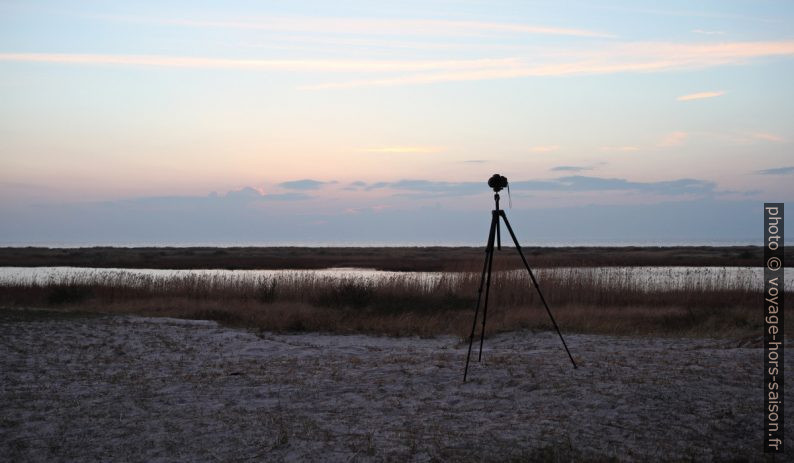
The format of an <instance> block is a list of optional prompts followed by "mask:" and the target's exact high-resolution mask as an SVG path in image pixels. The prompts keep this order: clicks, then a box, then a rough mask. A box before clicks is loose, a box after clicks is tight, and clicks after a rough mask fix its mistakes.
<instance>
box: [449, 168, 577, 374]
mask: <svg viewBox="0 0 794 463" xmlns="http://www.w3.org/2000/svg"><path fill="white" fill-rule="evenodd" d="M494 177H496V176H494ZM502 178H504V177H502ZM506 183H507V179H505V184H506ZM489 185H491V183H490V182H489ZM491 186H492V187H493V188H494V191H496V193H495V194H494V200H495V201H496V208H495V209H494V210H493V211H491V230H490V232H489V233H488V244H487V245H486V247H485V264H484V265H483V268H482V276H481V277H480V289H479V290H478V295H477V307H476V308H475V309H474V320H473V321H472V325H471V335H469V353H468V354H467V355H466V368H465V369H464V370H463V381H464V382H466V375H467V374H468V372H469V360H470V359H471V347H472V344H473V343H474V330H475V328H476V327H477V317H478V315H479V313H480V302H481V301H482V289H483V284H484V285H485V300H484V301H482V306H483V307H482V331H481V334H480V355H479V357H478V358H477V361H478V362H479V361H480V360H482V344H483V341H484V340H485V318H486V316H487V315H488V294H489V293H490V289H491V270H492V264H493V255H494V238H495V239H496V248H497V249H498V250H500V251H501V250H502V237H501V233H500V230H499V218H500V217H501V218H502V220H504V221H505V225H506V226H507V231H508V232H510V237H511V238H513V243H514V244H515V246H516V250H517V251H518V255H519V256H521V261H522V262H523V263H524V267H525V268H526V269H527V272H529V278H530V279H531V280H532V285H533V286H534V287H535V289H536V290H537V291H538V296H540V300H541V301H542V302H543V306H544V307H546V312H547V313H548V314H549V318H550V319H551V323H552V324H553V325H554V329H555V330H557V334H558V335H559V336H560V341H562V346H563V347H564V348H565V352H567V353H568V358H570V359H571V363H572V364H573V367H574V368H576V362H574V361H573V356H571V351H569V350H568V345H567V344H565V339H564V338H563V337H562V333H561V332H560V328H559V327H558V326H557V322H556V321H555V320H554V316H553V315H552V314H551V309H549V304H547V303H546V299H545V298H544V297H543V293H542V292H541V291H540V286H538V281H537V280H536V279H535V275H534V274H533V273H532V269H531V268H529V264H528V263H527V259H526V257H524V252H523V251H522V250H521V246H520V245H519V244H518V239H516V234H515V233H513V227H511V226H510V221H508V220H507V215H506V214H505V211H503V210H501V209H499V193H498V191H499V190H501V188H499V187H496V186H494V185H491Z"/></svg>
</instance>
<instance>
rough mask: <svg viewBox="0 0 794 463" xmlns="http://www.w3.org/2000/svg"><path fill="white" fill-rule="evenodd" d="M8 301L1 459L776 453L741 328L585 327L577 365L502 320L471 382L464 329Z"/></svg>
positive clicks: (2, 321) (753, 355)
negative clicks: (277, 326) (72, 310)
mask: <svg viewBox="0 0 794 463" xmlns="http://www.w3.org/2000/svg"><path fill="white" fill-rule="evenodd" d="M2 312H3V313H4V315H3V316H2V317H0V375H2V376H1V377H0V380H1V383H0V404H1V405H0V406H2V410H0V455H3V457H0V460H5V459H7V460H10V461H57V460H62V461H63V460H66V461H92V460H93V461H96V460H101V461H111V460H113V461H245V460H254V461H257V460H265V461H305V460H309V461H370V460H371V461H382V460H387V461H406V460H413V461H434V460H453V461H505V460H511V459H512V460H517V461H524V460H533V461H534V460H559V461H568V460H571V459H576V460H604V459H607V458H610V457H615V458H616V459H617V460H621V461H623V460H625V461H647V460H684V459H685V460H691V459H694V460H703V461H708V460H725V459H732V458H739V459H741V460H745V459H749V460H761V459H762V457H763V455H762V453H761V434H762V430H761V423H762V409H763V402H762V400H763V398H762V393H761V387H762V380H763V378H762V376H761V369H762V364H761V359H762V350H761V349H759V348H746V347H745V348H737V347H736V342H731V341H724V340H722V341H720V340H692V339H639V338H630V337H621V338H617V337H614V338H613V337H605V336H591V335H569V336H567V341H568V343H569V346H570V348H571V350H572V351H573V352H574V356H575V358H576V359H577V361H578V362H580V363H581V367H580V368H579V369H577V370H573V369H572V368H571V365H570V363H569V362H568V359H567V357H566V356H565V353H564V351H563V350H562V348H561V346H560V344H559V340H558V339H557V338H556V335H555V334H554V333H545V332H544V333H531V332H520V333H511V334H502V335H498V336H493V337H491V338H489V339H486V349H485V351H484V359H483V362H482V363H479V364H477V363H475V364H474V365H473V368H472V369H471V370H470V372H469V373H470V378H469V381H468V382H467V383H465V384H464V383H463V382H462V381H461V379H462V373H463V362H464V359H465V347H466V345H465V344H464V343H461V342H460V340H459V339H456V338H451V337H440V338H434V339H419V338H387V337H371V336H339V335H322V334H301V335H276V334H269V333H265V334H262V335H257V334H253V333H250V332H247V331H242V330H234V329H229V328H224V327H221V326H218V325H217V324H215V323H213V322H201V321H184V320H174V319H151V318H135V317H110V316H107V317H88V316H69V317H65V316H52V315H51V314H46V313H42V315H41V316H38V315H37V316H32V317H31V316H28V315H25V316H20V315H19V313H18V312H16V311H2ZM791 358H792V356H788V357H787V359H791ZM786 368H787V370H788V371H792V368H794V365H792V363H791V361H790V360H789V361H787V364H786ZM788 410H791V408H790V407H789V408H788ZM786 421H787V422H788V423H794V421H792V420H791V414H790V413H787V416H786ZM789 426H794V424H789ZM788 434H789V436H791V434H792V433H788ZM786 446H787V447H788V448H789V449H792V450H794V442H792V440H791V438H789V439H788V440H787V442H786Z"/></svg>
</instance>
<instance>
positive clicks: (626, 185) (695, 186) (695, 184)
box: [366, 166, 716, 196]
mask: <svg viewBox="0 0 794 463" xmlns="http://www.w3.org/2000/svg"><path fill="white" fill-rule="evenodd" d="M563 167H568V166H563ZM560 170H563V169H560ZM566 170H567V169H566ZM510 186H511V187H512V188H513V189H514V190H515V191H520V190H526V191H564V192H596V191H636V192H645V193H651V194H658V195H671V196H677V195H684V194H700V195H709V194H711V193H713V192H714V191H715V188H716V184H715V183H714V182H710V181H706V180H698V179H691V178H681V179H675V180H665V181H658V182H633V181H630V180H627V179H622V178H604V177H592V176H582V175H573V176H567V177H558V178H554V179H548V180H517V181H511V182H510ZM366 189H367V190H374V189H391V190H398V191H410V192H417V193H424V194H434V195H439V196H445V195H470V194H478V193H482V192H483V191H484V186H483V183H482V182H443V181H433V180H420V179H406V180H399V181H396V182H376V183H372V184H370V185H368V186H367V187H366Z"/></svg>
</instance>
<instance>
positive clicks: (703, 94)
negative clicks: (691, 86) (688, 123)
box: [676, 91, 725, 101]
mask: <svg viewBox="0 0 794 463" xmlns="http://www.w3.org/2000/svg"><path fill="white" fill-rule="evenodd" d="M722 95H725V92H723V91H719V92H698V93H690V94H689V95H681V96H679V97H678V98H676V100H678V101H692V100H702V99H704V98H714V97H717V96H722Z"/></svg>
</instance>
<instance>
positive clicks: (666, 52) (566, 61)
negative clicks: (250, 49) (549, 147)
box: [0, 40, 794, 90]
mask: <svg viewBox="0 0 794 463" xmlns="http://www.w3.org/2000/svg"><path fill="white" fill-rule="evenodd" d="M789 55H794V40H790V41H777V42H771V41H770V42H725V43H706V44H703V43H690V44H681V43H669V42H646V43H643V42H633V43H622V44H615V45H610V46H599V47H597V48H592V47H590V48H573V49H559V50H556V51H555V50H543V52H542V53H539V54H538V55H537V56H535V55H533V57H532V58H531V59H530V58H527V57H524V56H519V57H507V58H505V57H498V58H491V59H468V60H443V59H442V60H438V59H425V60H348V59H290V60H263V59H226V58H211V57H187V56H160V55H110V54H68V53H0V61H12V62H44V63H61V64H74V65H123V66H149V67H176V68H202V69H241V70H259V71H290V72H316V73H322V72H345V73H358V74H370V73H382V74H387V75H386V76H384V77H380V76H379V77H375V78H372V77H369V78H358V79H353V80H347V81H335V82H325V83H319V84H311V85H304V86H302V87H299V88H301V89H306V90H318V89H329V88H351V87H363V86H392V85H418V84H430V83H441V82H459V81H475V80H488V79H511V78H521V77H548V76H568V75H587V74H614V73H626V72H659V71H670V70H680V69H696V68H708V67H713V66H720V65H728V64H746V63H747V62H748V60H750V59H753V58H762V57H771V56H789Z"/></svg>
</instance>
